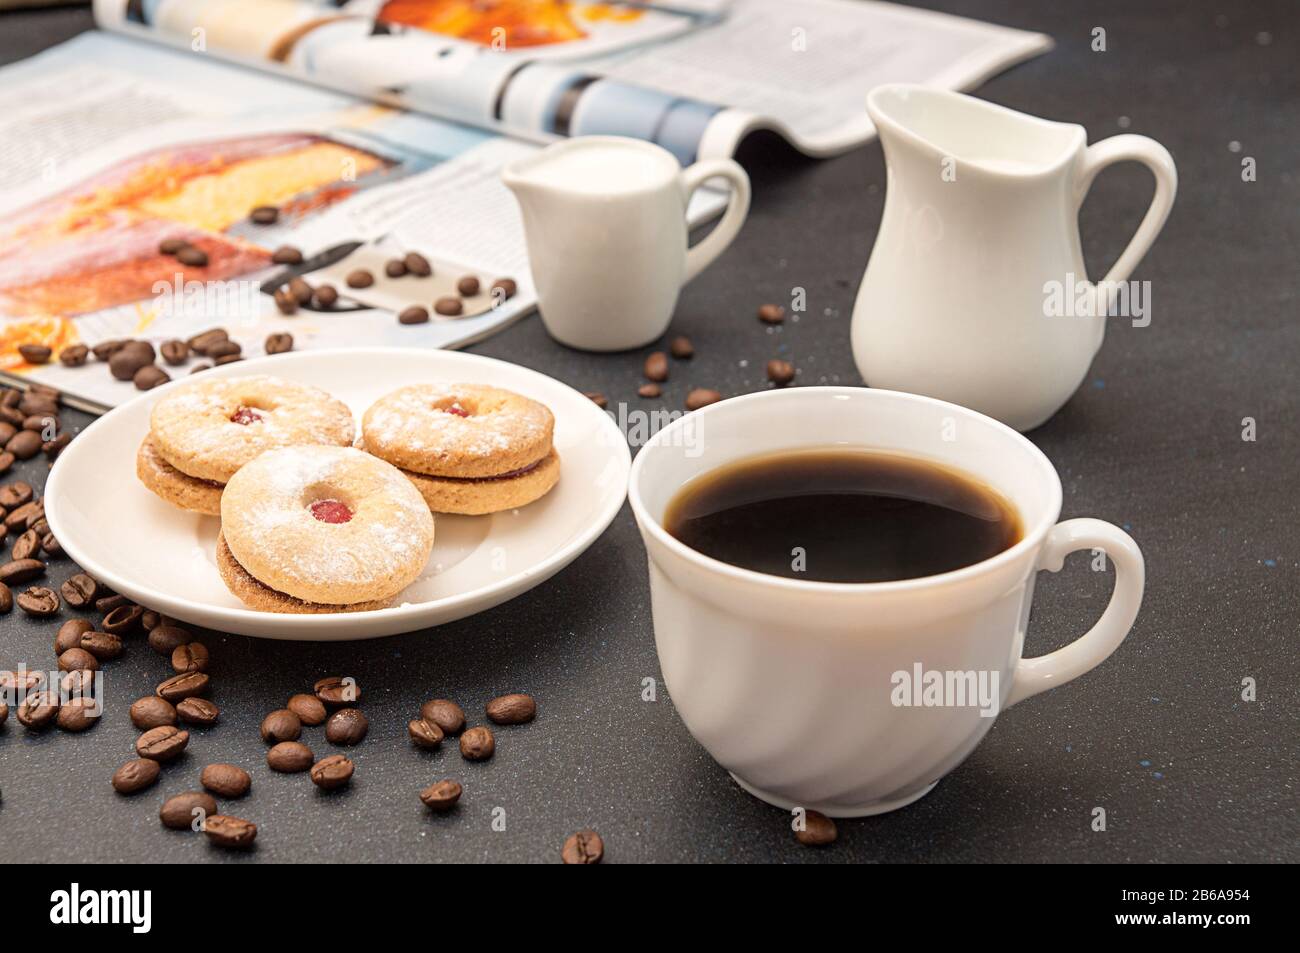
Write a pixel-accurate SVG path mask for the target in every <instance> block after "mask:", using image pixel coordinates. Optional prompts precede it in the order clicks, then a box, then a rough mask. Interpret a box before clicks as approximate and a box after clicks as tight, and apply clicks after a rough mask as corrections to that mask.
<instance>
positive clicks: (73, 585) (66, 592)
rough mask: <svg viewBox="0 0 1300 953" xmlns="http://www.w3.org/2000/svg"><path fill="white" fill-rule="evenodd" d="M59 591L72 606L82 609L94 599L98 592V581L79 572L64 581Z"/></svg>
mask: <svg viewBox="0 0 1300 953" xmlns="http://www.w3.org/2000/svg"><path fill="white" fill-rule="evenodd" d="M59 591H60V592H61V593H63V600H64V601H65V602H66V603H67V604H68V605H70V606H72V608H74V609H84V608H85V607H86V606H88V605H90V604H91V603H92V602H94V601H95V597H96V596H97V595H98V594H99V583H97V582H95V580H94V579H93V578H91V577H90V576H88V575H86V574H85V573H84V572H79V573H77V574H76V575H75V576H72V577H71V578H70V579H68V580H67V581H65V582H64V583H63V585H61V586H60V587H59Z"/></svg>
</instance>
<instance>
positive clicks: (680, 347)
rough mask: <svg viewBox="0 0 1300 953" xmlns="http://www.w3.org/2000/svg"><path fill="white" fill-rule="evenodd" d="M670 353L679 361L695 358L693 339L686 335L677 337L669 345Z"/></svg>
mask: <svg viewBox="0 0 1300 953" xmlns="http://www.w3.org/2000/svg"><path fill="white" fill-rule="evenodd" d="M668 353H670V354H671V355H672V356H673V357H675V358H677V359H678V360H681V361H686V360H689V359H690V358H692V357H694V356H695V345H693V344H691V339H690V338H688V337H686V336H684V335H683V336H679V337H675V338H673V339H672V342H671V343H670V344H669V345H668Z"/></svg>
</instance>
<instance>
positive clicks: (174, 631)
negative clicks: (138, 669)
mask: <svg viewBox="0 0 1300 953" xmlns="http://www.w3.org/2000/svg"><path fill="white" fill-rule="evenodd" d="M143 619H144V617H143V616H141V621H143ZM193 641H194V635H193V634H192V633H191V632H190V630H189V629H183V628H181V627H180V626H179V625H169V624H167V623H163V624H162V625H159V626H155V627H154V628H153V629H152V630H150V632H149V648H151V649H153V650H154V651H155V652H157V653H158V654H159V655H166V656H167V657H168V658H171V655H172V653H173V652H175V651H176V649H177V647H179V646H182V645H188V644H189V643H191V642H193Z"/></svg>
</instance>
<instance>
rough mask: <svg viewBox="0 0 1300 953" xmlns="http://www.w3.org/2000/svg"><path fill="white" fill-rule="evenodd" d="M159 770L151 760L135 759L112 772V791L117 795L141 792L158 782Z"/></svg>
mask: <svg viewBox="0 0 1300 953" xmlns="http://www.w3.org/2000/svg"><path fill="white" fill-rule="evenodd" d="M161 770H162V769H161V768H159V766H158V762H157V761H154V760H153V759H151V758H135V759H133V760H131V761H128V762H127V763H126V764H124V765H122V767H120V768H118V769H117V770H116V771H114V772H113V790H114V791H116V792H117V793H118V794H134V793H135V792H136V791H143V790H144V789H145V788H147V787H149V786H150V785H151V784H153V783H154V782H155V781H157V780H158V774H159V772H160V771H161Z"/></svg>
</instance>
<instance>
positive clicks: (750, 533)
mask: <svg viewBox="0 0 1300 953" xmlns="http://www.w3.org/2000/svg"><path fill="white" fill-rule="evenodd" d="M664 528H665V529H667V530H668V532H669V533H671V534H672V535H673V536H675V537H676V538H677V539H679V540H680V541H681V542H683V543H685V544H686V545H687V546H689V547H691V548H692V549H694V550H697V551H698V552H701V553H703V554H704V555H706V556H711V557H713V558H714V559H718V560H721V561H722V562H726V563H730V564H732V565H733V566H739V567H741V568H743V569H750V570H753V571H755V572H762V573H768V574H771V575H774V576H786V577H789V578H791V579H804V580H810V581H816V582H849V583H861V582H891V581H895V580H899V579H915V578H918V577H921V576H932V575H936V574H938V573H943V572H949V571H951V570H954V569H961V568H962V567H964V566H970V565H973V564H975V563H977V562H980V561H982V560H985V559H988V558H989V557H991V556H996V555H997V554H998V553H1000V552H1002V551H1003V550H1005V549H1009V548H1010V547H1011V546H1014V545H1015V544H1016V543H1017V542H1019V540H1020V537H1021V534H1022V529H1021V522H1020V517H1019V515H1018V514H1017V512H1016V510H1015V508H1014V507H1013V506H1012V505H1011V504H1010V503H1009V502H1008V501H1007V500H1006V499H1005V498H1004V497H1003V496H1002V495H1001V494H1000V493H998V492H997V491H996V490H994V489H993V488H992V487H989V486H987V485H986V484H984V483H982V482H981V481H980V480H978V479H976V478H975V477H973V476H971V475H970V474H967V473H963V472H961V471H959V470H957V469H954V468H952V467H949V466H947V465H944V464H939V463H935V462H932V461H929V460H924V459H921V458H919V457H913V456H909V455H907V454H901V453H895V452H885V451H875V450H865V449H863V450H856V449H843V448H827V449H812V450H793V451H782V452H778V453H772V454H764V455H761V456H757V457H749V458H746V459H743V460H738V461H736V462H734V463H730V464H727V465H725V466H722V467H719V468H717V469H715V470H711V471H709V472H707V473H704V474H702V475H701V476H699V477H696V478H695V479H693V480H691V481H690V482H689V483H687V484H686V485H685V486H684V487H683V488H682V489H681V490H679V491H678V492H677V495H676V496H674V497H673V498H672V500H671V501H670V502H669V504H668V509H667V512H666V514H665V516H664Z"/></svg>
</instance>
